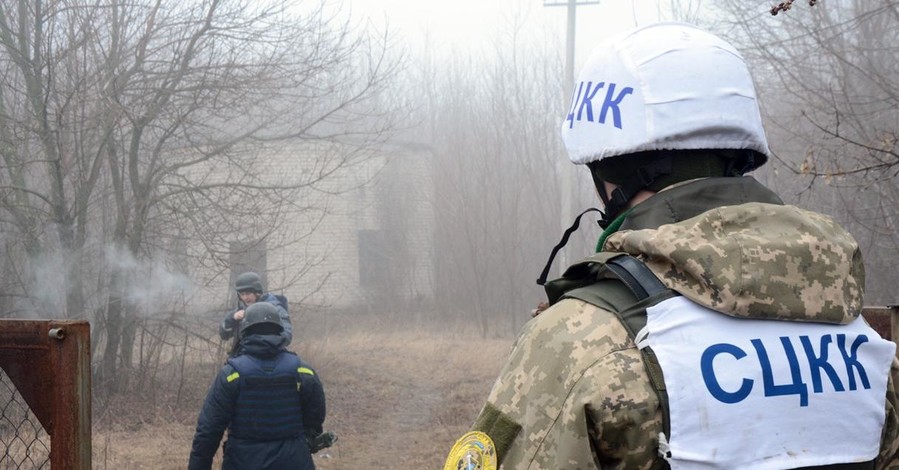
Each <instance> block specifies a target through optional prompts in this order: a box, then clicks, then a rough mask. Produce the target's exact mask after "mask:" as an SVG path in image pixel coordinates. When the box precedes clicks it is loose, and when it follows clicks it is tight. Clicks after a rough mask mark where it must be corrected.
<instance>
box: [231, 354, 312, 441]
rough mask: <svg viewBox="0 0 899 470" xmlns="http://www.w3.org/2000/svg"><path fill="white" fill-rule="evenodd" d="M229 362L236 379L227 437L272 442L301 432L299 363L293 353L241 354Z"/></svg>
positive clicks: (295, 435) (292, 436)
mask: <svg viewBox="0 0 899 470" xmlns="http://www.w3.org/2000/svg"><path fill="white" fill-rule="evenodd" d="M228 364H230V365H231V367H233V368H234V371H235V372H236V374H232V377H234V379H233V380H238V381H239V383H238V388H239V392H238V395H237V403H236V404H235V410H234V417H233V418H232V420H231V426H230V428H229V430H228V436H229V437H232V438H237V439H248V440H257V441H273V440H281V439H291V438H297V437H299V436H301V435H302V433H303V414H302V406H301V405H300V394H299V383H300V382H299V375H298V374H299V372H298V369H300V368H302V365H301V362H300V359H299V358H298V357H297V356H296V355H295V354H293V353H290V352H281V353H279V354H278V355H277V356H275V357H273V358H270V359H260V358H257V357H254V356H251V355H248V354H244V355H240V356H237V357H234V358H231V359H229V360H228ZM229 380H230V378H229Z"/></svg>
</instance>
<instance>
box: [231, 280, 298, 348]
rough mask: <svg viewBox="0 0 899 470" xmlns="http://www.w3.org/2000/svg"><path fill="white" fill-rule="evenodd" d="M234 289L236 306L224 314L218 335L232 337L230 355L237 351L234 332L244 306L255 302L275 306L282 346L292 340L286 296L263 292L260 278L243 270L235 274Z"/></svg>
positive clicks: (241, 317)
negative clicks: (237, 274)
mask: <svg viewBox="0 0 899 470" xmlns="http://www.w3.org/2000/svg"><path fill="white" fill-rule="evenodd" d="M234 290H235V291H237V308H236V309H234V310H232V311H230V312H228V315H226V316H225V318H224V319H223V320H222V323H221V324H220V325H219V336H220V337H221V338H222V339H223V340H228V339H231V338H232V337H233V338H234V344H233V345H232V347H231V354H230V355H232V356H234V355H237V353H238V350H237V349H238V343H239V342H238V338H237V336H235V334H234V332H235V330H237V329H238V328H239V326H240V322H241V320H243V318H244V315H245V312H246V308H247V307H249V306H250V305H253V304H255V303H256V302H268V303H270V304H272V305H274V306H275V307H277V309H278V317H279V318H280V319H281V326H282V327H284V329H283V331H282V332H281V338H283V339H284V346H287V345H289V344H290V342H291V341H292V340H293V326H292V325H291V324H290V316H289V315H288V313H287V298H286V297H284V296H282V295H276V294H272V293H271V292H265V289H264V288H263V287H262V278H261V277H259V274H256V273H254V272H245V273H241V274H240V275H239V276H237V279H236V280H235V282H234Z"/></svg>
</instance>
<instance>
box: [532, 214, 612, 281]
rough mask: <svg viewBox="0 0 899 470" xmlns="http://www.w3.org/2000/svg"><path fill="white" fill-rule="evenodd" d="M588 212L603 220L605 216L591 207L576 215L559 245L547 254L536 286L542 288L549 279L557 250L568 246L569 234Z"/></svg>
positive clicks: (576, 227)
mask: <svg viewBox="0 0 899 470" xmlns="http://www.w3.org/2000/svg"><path fill="white" fill-rule="evenodd" d="M589 212H599V213H600V215H602V216H603V218H604V219H605V215H603V213H602V211H601V210H599V209H597V208H595V207H591V208H589V209H587V210H585V211H584V212H581V213H580V214H578V216H577V217H575V218H574V223H573V224H571V227H568V229H567V230H565V233H564V234H563V235H562V240H560V241H559V243H558V244H556V246H554V247H553V251H552V253H550V254H549V259H548V260H546V266H544V267H543V272H541V273H540V277H539V278H537V285H540V286H542V285H544V284H546V278H547V277H549V270H550V268H552V265H553V260H555V259H556V255H557V254H558V253H559V250H561V249H562V248H563V247H564V246H565V245H567V244H568V239H569V238H570V237H571V234H572V233H574V231H575V230H577V229H578V227H579V226H580V225H581V217H583V216H584V215H585V214H587V213H589Z"/></svg>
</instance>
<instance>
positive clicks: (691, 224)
mask: <svg viewBox="0 0 899 470" xmlns="http://www.w3.org/2000/svg"><path fill="white" fill-rule="evenodd" d="M562 137H563V140H564V141H565V145H566V148H567V150H568V156H569V158H570V159H571V161H572V162H573V163H576V164H582V165H586V167H587V169H589V171H590V174H591V177H592V180H593V182H594V185H595V187H596V192H597V194H598V196H599V199H600V200H601V201H602V204H603V206H604V214H603V217H602V220H601V221H600V225H601V227H602V228H603V229H604V232H603V233H602V234H601V235H600V238H599V243H598V245H597V253H595V254H593V255H592V256H590V257H588V258H586V259H584V260H583V261H581V262H579V263H576V264H574V265H573V266H571V267H569V268H568V269H567V270H566V272H565V274H564V275H563V276H562V278H560V279H556V280H554V281H551V282H549V283H547V284H546V285H545V288H546V292H547V296H548V299H549V304H550V306H549V307H548V308H547V309H545V310H543V311H540V310H541V309H540V308H538V309H537V311H535V312H534V314H535V317H534V318H533V319H531V320H530V321H529V322H528V323H527V325H526V326H525V327H524V328H523V330H522V332H521V334H520V335H519V337H518V339H517V341H516V343H515V346H514V348H513V350H512V352H511V354H510V355H509V357H508V359H507V361H506V363H505V365H504V367H503V368H502V370H501V372H500V374H499V377H498V378H497V380H496V382H495V383H494V385H493V389H492V390H491V392H490V394H489V396H488V398H487V401H486V404H485V405H484V407H483V408H482V410H481V412H480V414H479V416H478V417H477V419H476V421H475V423H474V425H473V426H472V429H471V432H469V433H468V434H466V435H465V436H463V437H462V438H461V439H460V440H459V441H458V442H457V443H456V445H455V446H454V447H453V449H452V451H451V453H450V456H449V458H448V459H447V462H446V467H445V468H446V469H456V468H468V465H469V464H473V463H475V462H477V463H478V465H481V466H480V467H478V468H497V467H500V466H501V467H502V468H504V469H506V470H523V469H530V470H538V469H539V470H562V469H565V470H569V469H661V468H669V467H670V468H673V469H678V468H688V469H787V468H826V469H831V470H835V469H850V468H851V469H862V468H866V469H873V468H878V469H879V468H887V467H890V468H897V466H899V460H897V450H899V415H897V406H899V399H897V396H896V390H895V386H894V385H895V384H894V383H893V378H892V377H893V376H895V374H896V372H897V369H896V368H894V367H891V365H893V364H895V363H896V358H895V351H896V345H895V344H894V343H893V342H891V341H887V340H884V339H882V338H881V337H880V336H879V335H878V334H877V332H875V331H874V330H873V329H872V328H870V327H869V326H868V325H867V323H866V322H865V320H864V319H863V318H861V315H860V314H861V310H862V306H863V294H864V286H865V278H864V274H865V272H864V266H863V264H862V258H861V251H860V249H859V246H858V243H857V242H856V241H855V239H854V238H853V237H852V236H851V235H850V234H849V233H848V232H847V231H846V230H844V229H843V228H841V227H840V226H839V225H838V224H837V223H836V222H835V221H834V220H833V219H831V218H830V217H828V216H825V215H822V214H818V213H814V212H810V211H806V210H802V209H800V208H797V207H794V206H790V205H785V204H784V203H783V202H782V201H781V199H780V198H779V197H778V196H777V195H775V194H774V193H773V192H772V191H770V190H769V189H767V188H766V187H764V186H763V185H762V184H760V183H759V182H758V181H756V180H755V179H753V178H752V177H749V176H744V174H745V173H746V172H749V171H752V170H755V169H756V168H758V167H760V166H761V165H763V164H764V163H765V162H766V161H767V159H768V156H767V155H768V153H769V150H768V144H767V139H766V136H765V133H764V130H763V127H762V119H761V113H760V111H759V106H758V102H757V98H756V93H755V89H754V86H753V81H752V77H751V76H750V74H749V69H748V67H747V65H746V63H745V61H744V59H743V57H742V56H741V55H740V53H739V52H738V51H737V50H736V49H735V48H734V47H733V46H732V45H730V44H728V43H727V42H725V41H724V40H722V39H720V38H718V37H716V36H714V35H712V34H710V33H708V32H706V31H703V30H701V29H699V28H696V27H694V26H691V25H687V24H680V23H663V24H656V25H652V26H646V27H643V28H638V29H635V30H631V31H628V32H626V33H623V34H620V35H617V36H615V37H613V38H611V39H610V40H609V41H608V42H605V43H603V44H601V45H599V46H598V47H597V48H596V49H595V50H594V52H593V53H592V55H591V56H590V58H589V59H588V61H587V62H586V64H585V66H584V68H583V70H582V71H581V72H580V76H579V77H578V79H577V81H576V84H575V87H574V96H573V98H572V100H571V108H570V110H569V112H568V114H567V119H565V121H564V122H563V123H562Z"/></svg>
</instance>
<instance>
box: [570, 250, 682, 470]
mask: <svg viewBox="0 0 899 470" xmlns="http://www.w3.org/2000/svg"><path fill="white" fill-rule="evenodd" d="M588 260H589V259H588ZM594 263H596V264H597V266H594V267H593V269H589V270H587V271H589V272H590V273H591V274H593V275H594V276H596V277H595V278H594V281H593V282H591V283H589V284H587V285H583V286H582V287H577V288H575V289H572V290H570V291H568V292H565V293H564V294H562V295H561V296H560V298H574V299H580V300H583V301H584V302H587V303H589V304H592V305H596V306H597V307H600V308H602V309H604V310H607V311H609V312H612V313H614V314H615V316H617V317H618V319H619V320H620V321H621V324H622V325H624V328H625V329H626V330H627V333H628V335H629V336H630V337H631V339H635V338H636V337H637V333H638V332H639V331H640V330H642V329H643V327H645V326H646V309H647V308H649V307H651V306H653V305H655V304H657V303H659V302H662V301H664V300H667V299H670V298H672V297H675V296H677V295H679V294H678V293H677V292H674V291H673V290H671V289H668V288H667V287H665V285H664V284H662V281H660V280H659V278H658V277H656V275H655V274H653V272H652V271H651V270H650V269H649V268H648V267H646V265H645V264H643V262H642V261H640V260H638V259H637V258H634V257H632V256H629V255H618V256H614V257H611V258H608V259H605V260H596V261H594ZM567 274H568V271H566V275H567ZM640 354H641V355H642V356H643V364H644V367H646V373H647V375H648V376H649V380H650V382H651V383H652V386H653V389H654V390H655V391H656V396H657V397H658V400H659V406H660V407H661V408H662V431H663V432H664V434H665V435H666V436H668V435H670V434H671V423H670V420H669V415H668V392H667V390H666V389H665V380H664V377H663V376H662V367H661V366H660V365H659V360H658V359H657V358H656V355H655V353H654V352H653V351H652V349H651V348H648V347H644V348H640ZM657 462H658V463H657V464H656V465H654V466H653V468H668V463H667V461H665V460H662V459H659V460H658V461H657Z"/></svg>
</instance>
